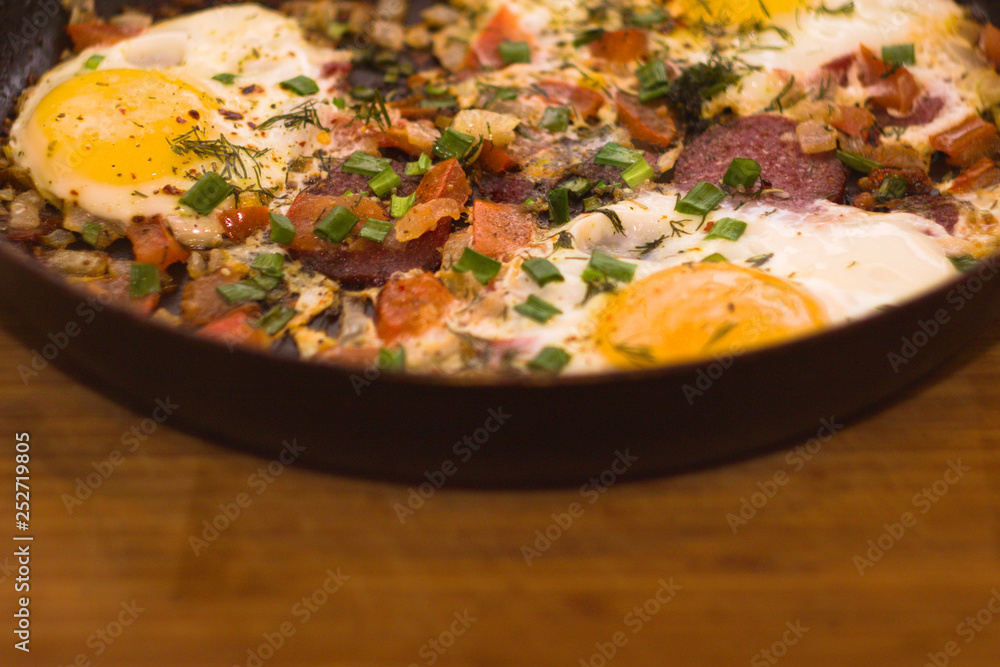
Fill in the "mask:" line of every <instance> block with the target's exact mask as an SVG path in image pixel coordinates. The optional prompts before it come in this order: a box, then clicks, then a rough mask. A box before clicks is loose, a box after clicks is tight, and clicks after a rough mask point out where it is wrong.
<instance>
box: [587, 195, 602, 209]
mask: <svg viewBox="0 0 1000 667" xmlns="http://www.w3.org/2000/svg"><path fill="white" fill-rule="evenodd" d="M602 205H603V204H602V202H601V198H600V197H587V198H586V199H584V200H583V210H584V211H587V212H590V211H593V210H595V209H598V208H601V206H602Z"/></svg>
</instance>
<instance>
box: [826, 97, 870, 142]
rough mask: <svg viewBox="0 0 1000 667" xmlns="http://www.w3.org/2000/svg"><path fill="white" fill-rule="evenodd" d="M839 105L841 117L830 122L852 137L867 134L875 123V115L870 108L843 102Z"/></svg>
mask: <svg viewBox="0 0 1000 667" xmlns="http://www.w3.org/2000/svg"><path fill="white" fill-rule="evenodd" d="M839 107H840V114H839V117H837V119H836V120H829V121H828V122H829V123H830V125H832V126H834V127H835V128H837V129H838V130H840V131H841V132H844V133H846V134H849V135H850V136H852V137H861V136H865V135H866V134H867V133H868V130H869V128H871V127H872V126H873V125H875V116H873V115H872V112H871V111H869V110H868V109H865V108H864V107H854V106H846V105H843V104H841V105H839Z"/></svg>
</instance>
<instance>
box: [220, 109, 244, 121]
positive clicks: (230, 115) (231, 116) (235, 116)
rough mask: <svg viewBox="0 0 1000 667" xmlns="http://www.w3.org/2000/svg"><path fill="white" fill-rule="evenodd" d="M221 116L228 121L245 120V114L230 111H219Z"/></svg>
mask: <svg viewBox="0 0 1000 667" xmlns="http://www.w3.org/2000/svg"><path fill="white" fill-rule="evenodd" d="M219 115H220V116H222V117H223V118H225V119H226V120H243V114H241V113H240V112H239V111H230V110H229V109H219Z"/></svg>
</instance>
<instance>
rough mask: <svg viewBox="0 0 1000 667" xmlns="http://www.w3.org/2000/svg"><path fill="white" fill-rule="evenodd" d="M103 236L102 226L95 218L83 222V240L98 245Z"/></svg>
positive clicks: (91, 244)
mask: <svg viewBox="0 0 1000 667" xmlns="http://www.w3.org/2000/svg"><path fill="white" fill-rule="evenodd" d="M100 238H101V226H100V225H99V224H97V223H96V222H94V221H93V220H88V221H87V222H85V223H83V240H84V241H86V242H87V244H88V245H90V246H92V247H93V246H96V245H97V241H98V240H99V239H100Z"/></svg>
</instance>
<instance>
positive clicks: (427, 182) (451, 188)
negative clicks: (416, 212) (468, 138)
mask: <svg viewBox="0 0 1000 667" xmlns="http://www.w3.org/2000/svg"><path fill="white" fill-rule="evenodd" d="M415 194H416V195H417V203H418V204H425V203H427V202H429V201H431V200H432V199H441V198H444V199H454V200H455V201H456V202H458V205H459V206H465V202H467V201H469V195H471V194H472V188H471V187H470V186H469V179H468V178H466V176H465V171H464V170H463V169H462V165H460V164H459V163H458V160H457V159H456V158H451V159H450V160H445V161H444V162H439V163H438V164H436V165H434V166H433V167H431V169H430V171H428V172H427V173H426V174H424V177H423V179H422V180H421V181H420V185H418V186H417V189H416V191H415Z"/></svg>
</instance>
